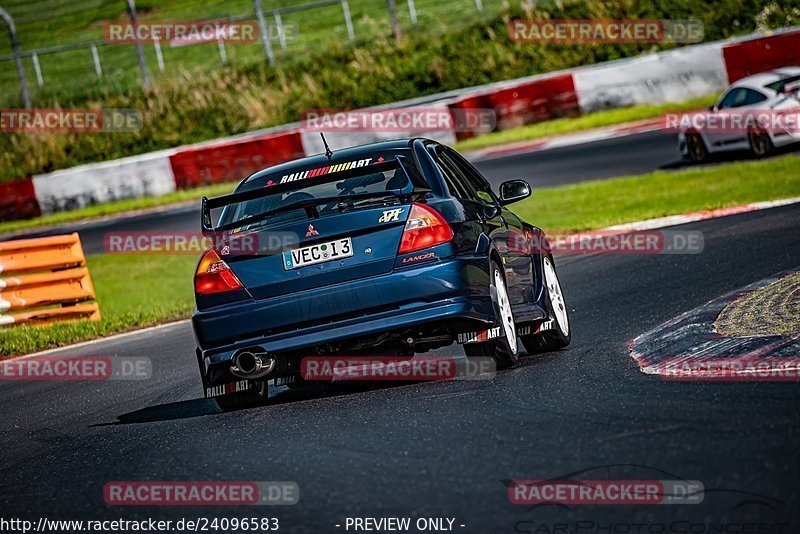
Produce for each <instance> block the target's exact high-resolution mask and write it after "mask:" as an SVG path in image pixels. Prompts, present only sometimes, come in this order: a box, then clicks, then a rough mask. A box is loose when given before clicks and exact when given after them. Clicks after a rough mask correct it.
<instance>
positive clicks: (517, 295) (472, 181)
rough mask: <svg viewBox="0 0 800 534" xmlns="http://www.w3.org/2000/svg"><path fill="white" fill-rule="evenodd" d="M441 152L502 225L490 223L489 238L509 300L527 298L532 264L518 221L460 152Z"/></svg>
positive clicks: (484, 206) (531, 278)
mask: <svg viewBox="0 0 800 534" xmlns="http://www.w3.org/2000/svg"><path fill="white" fill-rule="evenodd" d="M445 155H446V157H448V158H449V159H450V160H451V161H452V162H453V165H454V166H455V167H456V168H457V169H458V171H459V173H461V175H462V176H463V177H464V180H465V181H466V182H467V183H468V184H469V187H470V188H471V189H472V191H474V195H475V197H476V199H477V201H478V202H479V203H480V204H481V205H482V206H483V210H484V212H491V211H493V210H496V211H497V216H496V218H498V219H500V221H501V222H502V225H501V226H499V227H497V228H494V225H492V226H491V228H493V230H492V231H493V232H494V234H493V235H491V237H492V239H493V240H494V241H495V244H496V245H497V248H498V250H499V252H500V254H501V256H503V261H504V263H505V265H504V267H505V271H506V281H507V283H508V286H509V290H508V291H509V298H510V299H511V303H512V304H521V303H524V302H528V301H530V300H531V298H532V297H531V291H530V288H531V285H532V284H533V270H532V267H533V264H532V262H531V258H530V253H529V247H528V246H527V241H526V238H525V228H524V226H523V223H522V220H521V219H520V218H519V217H517V216H516V215H515V214H514V213H513V212H511V211H510V210H509V209H507V208H504V207H501V206H500V204H499V202H498V201H497V198H496V197H495V195H494V194H493V193H492V189H491V186H490V185H489V182H487V181H486V178H484V177H483V175H481V173H480V172H478V170H477V169H476V168H475V167H473V166H472V164H470V163H469V162H468V161H467V160H466V159H464V157H463V156H461V154H459V153H457V152H456V151H455V150H452V149H449V148H448V149H446V150H445Z"/></svg>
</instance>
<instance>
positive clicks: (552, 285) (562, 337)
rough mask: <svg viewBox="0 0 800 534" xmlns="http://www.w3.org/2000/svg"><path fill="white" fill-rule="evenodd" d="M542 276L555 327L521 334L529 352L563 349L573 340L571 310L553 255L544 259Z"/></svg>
mask: <svg viewBox="0 0 800 534" xmlns="http://www.w3.org/2000/svg"><path fill="white" fill-rule="evenodd" d="M542 278H543V281H544V286H545V293H546V304H547V307H548V310H547V313H548V314H549V315H550V319H551V320H552V321H553V328H552V329H548V330H544V331H542V332H538V333H533V334H528V335H525V336H521V340H522V345H523V346H524V347H525V350H526V351H527V352H528V353H529V354H533V353H534V352H547V351H551V350H559V349H563V348H564V347H566V346H567V345H569V343H570V341H572V330H571V329H570V324H569V310H568V309H567V303H566V301H565V300H564V292H563V291H562V290H561V283H560V282H559V280H558V274H557V273H556V266H555V262H553V257H552V256H550V255H548V256H545V257H544V258H543V259H542Z"/></svg>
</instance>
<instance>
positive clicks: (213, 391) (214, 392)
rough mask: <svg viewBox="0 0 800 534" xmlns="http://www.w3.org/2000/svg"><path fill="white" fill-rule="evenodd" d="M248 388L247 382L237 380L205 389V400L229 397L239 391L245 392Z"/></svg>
mask: <svg viewBox="0 0 800 534" xmlns="http://www.w3.org/2000/svg"><path fill="white" fill-rule="evenodd" d="M249 387H250V382H249V381H248V380H239V381H238V382H231V383H230V384H221V385H219V386H214V387H210V388H206V398H207V399H210V398H212V397H221V396H223V395H230V394H231V393H238V392H239V391H247V389H248V388H249Z"/></svg>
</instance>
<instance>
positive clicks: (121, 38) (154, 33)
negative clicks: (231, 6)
mask: <svg viewBox="0 0 800 534" xmlns="http://www.w3.org/2000/svg"><path fill="white" fill-rule="evenodd" d="M103 37H104V39H105V42H107V43H111V44H132V43H169V44H170V45H172V46H182V45H188V44H201V43H219V42H224V43H225V44H252V43H256V42H258V40H259V38H260V34H259V30H258V24H257V23H256V21H252V20H244V21H220V20H173V21H147V22H137V23H136V24H133V23H130V22H107V23H106V24H105V25H104V27H103Z"/></svg>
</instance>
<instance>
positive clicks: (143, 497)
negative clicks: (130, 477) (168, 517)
mask: <svg viewBox="0 0 800 534" xmlns="http://www.w3.org/2000/svg"><path fill="white" fill-rule="evenodd" d="M103 499H104V500H105V502H106V504H108V505H109V506H286V505H292V504H297V502H298V501H299V500H300V487H299V486H298V485H297V483H296V482H144V481H134V482H116V481H115V482H108V483H107V484H106V485H105V486H104V487H103Z"/></svg>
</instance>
